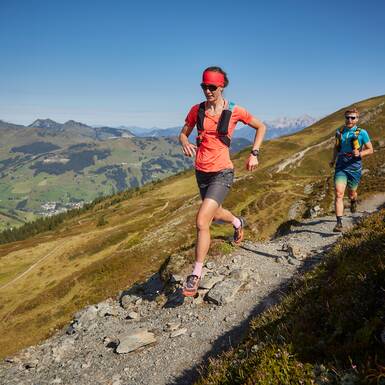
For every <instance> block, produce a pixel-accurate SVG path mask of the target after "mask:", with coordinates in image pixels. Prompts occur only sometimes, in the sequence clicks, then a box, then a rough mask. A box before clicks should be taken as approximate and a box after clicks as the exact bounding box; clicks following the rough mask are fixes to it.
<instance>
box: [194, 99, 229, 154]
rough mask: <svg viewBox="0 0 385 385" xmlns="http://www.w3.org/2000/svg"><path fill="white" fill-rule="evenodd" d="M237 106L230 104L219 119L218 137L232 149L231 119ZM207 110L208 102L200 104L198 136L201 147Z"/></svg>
mask: <svg viewBox="0 0 385 385" xmlns="http://www.w3.org/2000/svg"><path fill="white" fill-rule="evenodd" d="M234 106H235V104H234V103H233V102H229V105H228V107H227V108H226V109H225V110H223V111H222V114H221V116H220V118H219V121H218V125H217V136H218V138H219V140H220V141H221V142H222V143H224V144H225V145H226V146H227V147H230V144H231V138H230V136H229V123H230V118H231V115H232V113H233V108H234ZM205 110H206V102H202V103H201V104H199V109H198V119H197V129H198V136H197V139H196V140H197V146H198V147H199V146H200V144H201V143H202V140H203V132H204V126H203V121H204V119H205Z"/></svg>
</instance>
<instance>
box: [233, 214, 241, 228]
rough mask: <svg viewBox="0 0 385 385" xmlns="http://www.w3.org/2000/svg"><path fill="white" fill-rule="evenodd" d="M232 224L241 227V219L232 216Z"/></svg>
mask: <svg viewBox="0 0 385 385" xmlns="http://www.w3.org/2000/svg"><path fill="white" fill-rule="evenodd" d="M231 223H232V224H233V226H234V227H235V228H236V229H238V228H240V227H241V224H242V223H241V221H240V220H239V218H237V217H234V219H233V221H232V222H231Z"/></svg>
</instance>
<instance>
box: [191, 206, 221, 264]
mask: <svg viewBox="0 0 385 385" xmlns="http://www.w3.org/2000/svg"><path fill="white" fill-rule="evenodd" d="M218 208H219V205H218V203H217V202H216V201H215V200H214V199H211V198H205V199H204V200H203V202H202V204H201V207H200V208H199V211H198V214H197V218H196V226H197V242H196V245H195V261H196V262H198V263H203V262H204V260H205V257H206V255H207V253H208V251H209V247H210V240H211V239H210V225H211V222H212V220H213V218H214V215H215V214H216V212H217V210H218Z"/></svg>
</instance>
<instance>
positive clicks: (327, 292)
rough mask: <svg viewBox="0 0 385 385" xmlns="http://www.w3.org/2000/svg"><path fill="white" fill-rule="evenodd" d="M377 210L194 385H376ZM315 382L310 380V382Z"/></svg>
mask: <svg viewBox="0 0 385 385" xmlns="http://www.w3.org/2000/svg"><path fill="white" fill-rule="evenodd" d="M384 290H385V210H382V211H381V212H379V213H377V214H374V215H372V216H371V217H369V218H367V219H365V220H364V221H363V222H362V223H361V224H360V225H359V226H358V227H356V228H354V229H353V230H351V231H350V232H349V233H348V234H346V235H344V237H343V238H342V240H341V241H339V242H338V243H337V244H336V245H335V246H334V248H333V249H332V250H331V251H330V253H329V254H328V256H327V258H326V260H325V262H324V263H322V264H321V265H320V266H319V267H318V268H317V269H316V270H314V271H312V272H310V273H308V274H306V275H305V277H304V278H303V279H302V280H301V281H299V282H296V283H295V284H294V285H293V287H292V290H291V292H290V293H289V294H288V295H287V296H286V297H285V298H284V300H283V301H282V303H281V304H279V305H277V306H275V307H273V308H272V309H271V310H268V311H266V312H265V313H262V314H261V315H260V316H258V317H256V318H255V319H253V320H252V322H251V326H250V330H249V332H248V335H247V336H246V337H245V339H244V341H243V343H242V344H240V346H238V347H237V348H235V349H234V350H233V351H230V352H227V353H225V354H223V355H222V357H220V358H219V359H216V360H214V361H213V362H212V363H211V364H210V365H209V368H208V370H207V372H206V373H205V374H204V375H203V376H202V378H201V379H200V380H199V381H198V382H197V384H199V385H219V384H228V385H230V384H231V385H236V384H261V385H262V384H263V385H275V384H276V385H280V384H316V383H317V384H341V383H344V382H343V381H342V380H343V379H345V380H347V379H348V378H349V377H350V378H351V379H355V382H351V383H356V384H358V383H359V384H366V383H367V384H384V383H385V381H384V366H385V349H384V345H383V343H381V340H380V338H379V336H380V333H381V332H382V331H383V330H384V329H385V296H384ZM316 381H317V382H316Z"/></svg>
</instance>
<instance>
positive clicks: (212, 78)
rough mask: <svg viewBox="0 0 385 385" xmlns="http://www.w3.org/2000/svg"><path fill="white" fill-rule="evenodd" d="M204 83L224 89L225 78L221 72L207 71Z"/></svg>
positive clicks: (203, 79) (203, 78)
mask: <svg viewBox="0 0 385 385" xmlns="http://www.w3.org/2000/svg"><path fill="white" fill-rule="evenodd" d="M202 83H204V84H213V85H214V86H219V87H224V85H225V76H224V75H223V74H222V73H220V72H214V71H205V72H203V76H202Z"/></svg>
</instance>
